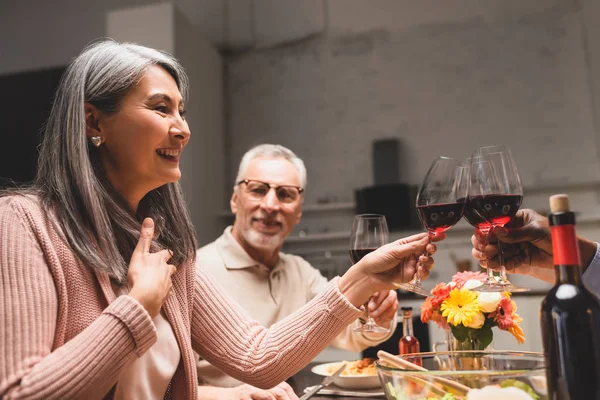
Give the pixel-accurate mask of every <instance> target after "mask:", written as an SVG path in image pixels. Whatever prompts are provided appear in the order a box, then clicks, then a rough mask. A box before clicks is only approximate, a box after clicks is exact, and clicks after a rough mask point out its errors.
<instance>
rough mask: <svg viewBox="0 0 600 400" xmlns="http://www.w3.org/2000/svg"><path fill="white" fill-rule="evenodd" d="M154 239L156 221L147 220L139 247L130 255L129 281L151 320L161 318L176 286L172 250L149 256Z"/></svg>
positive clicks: (144, 223) (133, 292) (132, 291)
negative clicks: (162, 310) (171, 261)
mask: <svg viewBox="0 0 600 400" xmlns="http://www.w3.org/2000/svg"><path fill="white" fill-rule="evenodd" d="M153 237H154V221H152V218H146V219H144V222H143V223H142V231H141V233H140V239H139V241H138V243H137V246H136V247H135V249H134V250H133V254H132V255H131V261H130V262H129V271H128V273H127V281H128V283H129V287H130V288H131V290H130V291H129V296H131V297H133V298H134V299H136V300H137V301H139V302H140V304H141V305H142V306H143V307H144V308H145V309H146V311H148V314H150V317H152V318H154V317H155V316H156V315H158V313H159V311H160V308H161V307H162V305H163V303H164V302H165V300H166V299H167V296H168V295H169V292H170V291H171V288H172V287H173V284H172V282H171V275H173V274H174V273H175V271H176V268H175V266H174V265H170V264H167V261H169V259H170V258H171V255H172V254H171V252H170V251H169V250H161V251H159V252H156V253H152V254H151V253H150V245H151V243H152V238H153Z"/></svg>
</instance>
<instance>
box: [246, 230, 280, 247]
mask: <svg viewBox="0 0 600 400" xmlns="http://www.w3.org/2000/svg"><path fill="white" fill-rule="evenodd" d="M244 238H245V239H246V241H247V242H248V243H250V245H252V246H253V247H256V248H257V249H262V250H268V251H273V250H275V249H277V248H278V247H281V246H282V245H283V241H284V240H285V238H284V237H281V235H275V236H267V235H263V234H261V233H258V232H256V231H255V230H253V229H249V230H247V231H246V232H244Z"/></svg>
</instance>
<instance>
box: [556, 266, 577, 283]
mask: <svg viewBox="0 0 600 400" xmlns="http://www.w3.org/2000/svg"><path fill="white" fill-rule="evenodd" d="M554 272H555V273H556V283H557V284H558V283H569V284H572V285H582V282H581V271H580V270H579V265H555V266H554Z"/></svg>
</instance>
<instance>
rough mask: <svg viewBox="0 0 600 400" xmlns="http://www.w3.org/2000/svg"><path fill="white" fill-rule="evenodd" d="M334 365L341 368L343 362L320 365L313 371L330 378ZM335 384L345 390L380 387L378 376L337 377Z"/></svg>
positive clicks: (334, 380)
mask: <svg viewBox="0 0 600 400" xmlns="http://www.w3.org/2000/svg"><path fill="white" fill-rule="evenodd" d="M332 365H338V366H341V362H339V361H336V362H331V363H326V364H319V365H315V366H314V367H312V369H311V371H312V372H313V373H314V374H317V375H321V376H330V375H331V373H329V372H327V370H328V368H329V367H331V366H332ZM334 371H335V370H334ZM333 383H334V384H335V385H336V386H339V387H341V388H344V389H371V388H375V387H380V386H381V383H379V377H378V376H377V375H364V376H363V375H360V376H356V375H355V376H342V375H340V376H337V377H335V378H333Z"/></svg>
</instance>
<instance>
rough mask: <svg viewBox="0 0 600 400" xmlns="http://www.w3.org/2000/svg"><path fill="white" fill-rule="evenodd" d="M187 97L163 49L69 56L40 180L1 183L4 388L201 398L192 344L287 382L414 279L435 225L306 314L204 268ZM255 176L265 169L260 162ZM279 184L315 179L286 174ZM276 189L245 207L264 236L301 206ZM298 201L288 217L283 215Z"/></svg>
mask: <svg viewBox="0 0 600 400" xmlns="http://www.w3.org/2000/svg"><path fill="white" fill-rule="evenodd" d="M186 97H187V78H186V75H185V73H184V71H183V67H182V66H181V65H180V64H179V62H178V61H177V60H175V59H174V58H173V57H171V56H170V55H168V54H165V53H162V52H160V51H157V50H154V49H150V48H147V47H143V46H139V45H135V44H131V43H117V42H114V41H112V40H104V41H100V42H97V43H94V44H92V45H90V46H88V47H87V48H85V49H84V51H83V52H82V53H81V54H80V55H79V56H77V57H76V58H75V59H74V61H73V62H72V63H71V64H70V65H69V66H68V68H67V70H66V72H65V74H64V75H63V77H62V79H61V82H60V84H59V87H58V89H57V92H56V95H55V98H54V103H53V107H52V111H51V113H50V118H49V119H48V122H47V124H46V132H45V135H44V141H43V144H42V148H41V152H40V157H39V165H38V170H37V176H36V180H35V182H34V184H33V185H32V186H31V187H28V188H19V189H14V190H11V191H5V192H2V193H0V231H1V232H0V271H1V273H0V288H1V290H0V304H1V305H2V315H1V317H2V323H0V398H3V399H17V398H39V399H69V398H105V399H148V398H167V399H171V398H172V399H196V398H197V397H198V396H197V383H198V381H197V375H196V368H195V363H194V356H193V351H192V349H193V350H195V351H196V352H197V353H199V354H200V355H201V356H202V358H203V359H205V360H207V361H208V362H210V363H212V364H214V365H215V366H216V367H217V368H219V369H221V370H223V371H224V372H226V373H227V374H229V375H231V376H232V377H234V378H237V379H240V380H243V381H245V382H247V383H250V384H252V385H254V386H258V387H260V388H264V389H268V388H272V387H273V386H275V385H277V384H279V383H280V382H282V381H283V380H285V379H286V378H288V377H289V376H291V375H292V374H294V373H295V372H296V371H298V370H299V369H301V368H302V367H303V366H304V365H306V364H307V363H308V362H309V361H310V360H312V359H313V358H314V357H315V356H316V355H317V354H318V353H319V352H320V351H321V350H322V349H323V348H324V347H325V346H326V345H327V344H328V343H329V342H331V340H332V339H333V338H334V337H335V336H336V335H337V334H338V333H339V332H340V331H341V330H342V329H344V328H345V327H346V326H347V325H348V324H349V323H350V322H351V321H353V320H354V319H356V317H357V316H358V315H359V314H360V310H359V309H358V308H357V306H360V305H361V304H363V303H364V302H365V301H366V299H367V298H369V296H370V295H371V294H372V293H373V292H375V291H380V290H390V289H393V288H394V286H393V283H392V282H393V281H394V280H398V279H400V277H401V276H410V275H411V274H412V273H413V272H414V269H415V265H416V260H415V257H414V256H415V255H417V254H421V253H423V252H424V250H425V248H426V247H427V249H428V251H429V253H433V252H435V250H436V248H435V245H434V244H428V242H429V241H428V240H427V237H426V235H425V234H423V235H416V236H413V237H410V238H406V239H403V240H401V241H398V242H396V243H393V244H389V245H386V246H383V247H382V248H380V249H378V250H376V251H374V252H372V253H371V254H369V255H368V256H367V257H365V258H364V259H363V260H362V261H361V262H359V263H356V264H355V265H354V266H353V267H352V268H351V269H350V270H349V271H348V272H347V273H346V274H345V275H344V276H342V277H341V278H336V279H333V280H332V281H331V282H330V284H329V285H327V286H326V288H325V290H324V291H323V292H322V293H321V294H319V295H318V296H316V297H315V298H313V299H312V300H311V301H310V302H309V303H308V304H307V305H306V306H305V307H303V308H302V309H300V310H298V311H297V312H296V313H294V314H292V315H290V316H289V317H287V318H285V319H283V320H282V321H280V322H278V323H277V324H275V325H273V326H271V327H270V328H269V329H267V328H265V327H263V326H261V325H260V324H259V323H258V322H256V321H254V320H252V319H250V318H249V317H248V316H247V314H246V313H244V312H243V311H241V310H240V308H239V306H238V305H236V304H234V303H233V302H232V301H231V300H230V299H229V297H228V296H227V295H225V294H224V293H223V292H222V291H221V289H220V288H219V287H218V286H217V285H216V284H215V283H214V282H213V281H212V280H211V279H209V278H208V277H207V276H206V274H205V273H204V272H203V271H196V268H195V266H194V261H195V250H196V240H195V235H194V228H193V226H192V224H191V222H190V215H189V212H188V209H187V206H186V203H185V201H184V199H183V193H182V190H181V188H180V186H179V183H178V182H177V181H178V180H179V178H180V176H181V172H180V170H179V156H180V154H181V151H182V150H183V149H184V147H185V145H186V144H187V142H188V140H189V139H190V131H189V128H188V125H187V122H186V120H185V116H184V115H185V108H184V101H185V99H186ZM265 166H266V167H268V168H273V169H275V172H277V171H279V169H280V168H283V167H286V168H287V167H289V168H293V166H292V165H291V164H290V165H289V166H285V165H279V164H271V163H269V162H267V163H266V164H265ZM245 172H246V173H247V174H248V176H246V177H244V178H243V179H248V180H262V179H261V177H260V173H261V169H260V168H258V167H257V166H255V167H253V166H249V167H248V168H247V169H246V170H245ZM269 183H271V184H273V185H276V186H278V187H279V188H280V189H281V188H282V187H283V186H285V185H291V186H295V187H302V186H303V183H302V179H296V180H292V181H284V180H282V179H281V176H278V177H277V179H274V180H273V182H269ZM271 188H272V186H269V189H268V190H267V194H266V195H265V196H266V197H267V201H266V202H263V203H265V204H263V205H261V206H260V209H258V210H257V209H256V207H255V206H254V205H252V204H250V203H248V202H246V200H248V201H249V199H247V198H246V197H244V201H245V202H246V203H244V205H243V207H242V208H243V210H245V211H244V212H247V216H248V218H247V222H248V226H249V227H251V228H252V229H253V230H256V231H257V232H259V233H260V234H261V235H262V236H263V237H269V236H277V235H278V234H279V233H280V232H281V231H285V230H286V229H289V227H290V226H291V225H292V224H291V221H293V220H294V219H295V218H298V217H299V214H300V211H299V210H300V209H299V207H295V206H291V204H294V203H293V202H292V203H290V204H287V203H285V202H282V204H281V205H280V204H278V202H277V201H276V200H277V194H276V192H277V190H271ZM239 197H240V199H241V198H242V197H243V196H242V195H241V194H240V196H239ZM240 204H242V203H240ZM284 206H288V207H289V208H286V210H287V213H285V215H286V217H285V218H274V217H273V214H270V213H268V210H270V209H272V208H274V207H275V208H276V207H284ZM242 208H240V210H242ZM421 262H422V263H423V264H424V265H426V266H427V267H428V268H430V267H431V266H432V264H433V260H432V259H431V258H430V257H423V258H421ZM273 354H277V357H273ZM279 389H281V387H280V388H279ZM280 398H282V399H284V400H286V399H292V400H294V399H295V395H294V394H293V393H286V392H285V391H284V393H283V394H282V395H281V396H280Z"/></svg>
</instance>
